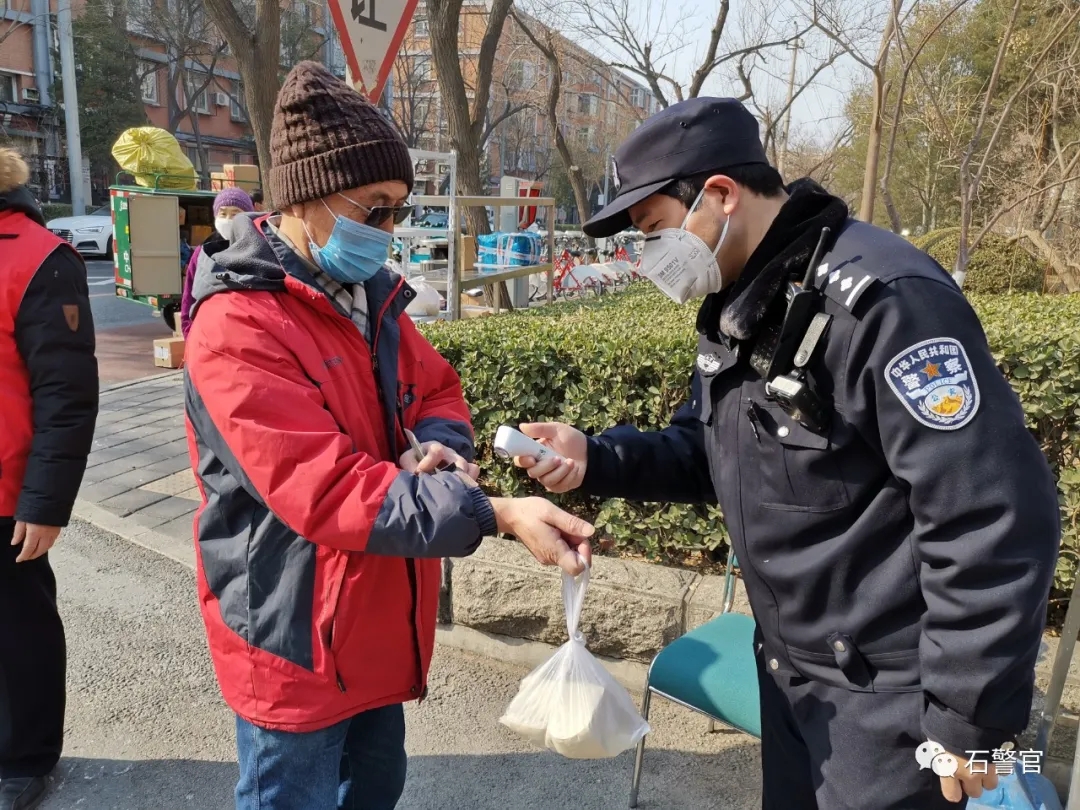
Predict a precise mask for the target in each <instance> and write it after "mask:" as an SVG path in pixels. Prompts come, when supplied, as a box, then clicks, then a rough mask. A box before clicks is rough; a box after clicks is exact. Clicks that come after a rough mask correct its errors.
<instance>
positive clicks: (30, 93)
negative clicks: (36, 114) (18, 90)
mask: <svg viewBox="0 0 1080 810" xmlns="http://www.w3.org/2000/svg"><path fill="white" fill-rule="evenodd" d="M22 98H23V101H29V102H30V103H31V104H37V103H38V102H39V101H41V93H39V92H38V89H37V88H36V87H24V88H23V91H22Z"/></svg>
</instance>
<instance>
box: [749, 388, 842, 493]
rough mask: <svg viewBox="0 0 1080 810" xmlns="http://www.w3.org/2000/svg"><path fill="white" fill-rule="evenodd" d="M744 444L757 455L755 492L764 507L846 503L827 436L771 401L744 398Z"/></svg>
mask: <svg viewBox="0 0 1080 810" xmlns="http://www.w3.org/2000/svg"><path fill="white" fill-rule="evenodd" d="M745 409H746V415H745V418H746V419H747V420H748V421H749V422H750V429H749V430H747V431H745V434H746V435H748V437H749V438H748V439H747V440H746V443H744V447H746V448H747V450H748V455H749V456H750V457H754V456H756V457H757V464H758V468H759V474H758V482H757V483H758V492H759V493H760V497H761V505H762V507H764V508H765V509H781V510H788V511H797V512H831V511H833V510H836V509H842V508H844V507H845V506H847V505H848V503H849V498H848V493H847V487H846V486H845V484H844V481H843V479H842V478H841V476H840V467H839V465H838V464H837V463H836V460H835V458H834V457H833V451H832V449H831V443H830V441H829V437H828V436H821V435H819V434H817V433H814V432H812V431H810V430H807V429H806V428H805V427H803V426H802V425H800V424H799V423H798V422H796V421H795V420H794V419H792V418H791V417H790V416H788V415H787V414H786V413H785V412H784V410H783V409H782V408H781V407H780V406H779V405H775V404H773V403H764V404H763V403H759V402H756V401H755V400H753V399H748V400H747V401H746V403H745Z"/></svg>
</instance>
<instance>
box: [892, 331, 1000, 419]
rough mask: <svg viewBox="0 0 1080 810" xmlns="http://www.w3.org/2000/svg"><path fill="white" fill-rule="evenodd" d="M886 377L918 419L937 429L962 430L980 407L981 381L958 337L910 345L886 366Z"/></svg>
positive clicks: (897, 394) (900, 398)
mask: <svg viewBox="0 0 1080 810" xmlns="http://www.w3.org/2000/svg"><path fill="white" fill-rule="evenodd" d="M885 380H886V382H887V383H888V384H889V387H890V388H891V389H892V391H893V393H894V394H896V396H897V398H898V399H899V400H900V401H901V402H902V403H904V407H905V408H907V410H908V412H909V413H910V414H911V415H912V416H914V417H915V419H916V420H917V421H919V422H921V423H922V424H924V425H926V426H927V427H931V428H934V429H936V430H958V429H960V428H962V427H963V426H964V425H966V424H967V423H968V422H970V421H971V420H972V419H973V418H974V417H975V412H976V411H977V410H978V409H979V401H980V400H979V384H978V383H977V382H976V381H975V373H974V372H973V371H972V368H971V362H970V361H969V360H968V356H967V352H965V351H964V347H963V346H962V345H961V344H960V341H958V340H955V339H954V338H945V337H942V338H932V339H931V340H924V341H922V342H921V343H916V344H915V345H914V346H909V347H908V348H906V349H904V351H902V352H900V354H898V355H896V357H894V358H893V359H892V361H890V362H889V364H888V365H887V366H886V367H885Z"/></svg>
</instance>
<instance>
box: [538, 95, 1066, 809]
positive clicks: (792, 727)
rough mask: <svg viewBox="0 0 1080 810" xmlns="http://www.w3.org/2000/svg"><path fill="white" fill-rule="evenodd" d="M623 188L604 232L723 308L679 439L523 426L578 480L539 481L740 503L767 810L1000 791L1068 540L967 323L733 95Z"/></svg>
mask: <svg viewBox="0 0 1080 810" xmlns="http://www.w3.org/2000/svg"><path fill="white" fill-rule="evenodd" d="M614 175H615V178H616V180H615V182H616V187H617V190H618V193H617V196H616V197H615V198H614V199H613V200H612V202H611V203H610V204H609V205H608V206H607V207H606V208H604V209H603V210H602V211H600V212H599V213H598V214H597V215H596V216H595V217H594V218H593V219H592V220H590V221H589V222H588V223H586V225H585V232H586V233H587V234H589V235H590V236H594V237H601V236H609V235H612V234H615V233H617V232H619V231H621V230H623V229H624V228H628V227H630V226H631V225H634V226H636V227H638V228H640V229H641V230H642V231H643V232H644V233H645V247H644V251H643V255H642V259H641V272H642V273H643V274H644V275H646V276H647V277H648V278H650V279H651V280H652V281H653V282H654V283H655V284H656V285H657V286H658V287H659V288H660V289H661V290H663V291H664V292H665V293H667V294H668V295H669V296H670V297H671V298H673V299H674V300H676V301H678V302H680V303H684V302H688V301H691V300H695V299H700V298H702V297H704V302H703V303H702V304H701V309H700V311H699V314H698V320H697V330H698V333H699V337H698V340H699V349H698V358H697V368H696V369H695V371H694V375H693V381H692V386H691V393H690V397H689V399H688V401H687V402H686V404H685V405H684V406H683V407H682V408H681V409H680V410H679V411H678V412H677V413H676V415H675V417H674V419H673V420H672V423H671V425H670V426H669V427H667V428H665V429H664V430H662V431H658V432H651V433H643V432H639V431H638V430H636V429H634V428H633V427H629V426H622V427H616V428H613V429H611V430H608V431H606V432H605V433H602V434H600V435H598V436H593V437H586V436H585V435H584V434H583V433H581V432H579V431H578V430H576V429H574V428H572V427H570V426H567V425H559V424H555V423H544V424H535V425H524V426H523V429H524V430H525V432H526V433H528V434H529V435H531V436H533V437H534V438H538V439H540V440H542V441H543V442H545V443H547V444H549V445H551V446H553V447H554V449H555V450H557V451H558V452H559V453H561V454H562V455H563V456H564V457H566V459H567V461H565V462H559V461H558V460H557V459H552V460H546V461H544V462H540V463H537V462H536V461H535V460H534V459H531V458H519V459H517V463H518V465H519V466H521V467H524V468H526V469H528V470H529V475H531V476H532V477H533V478H535V479H537V480H539V481H540V482H541V483H543V484H544V485H545V486H546V487H547V488H548V489H549V490H550V491H553V492H565V491H568V490H570V489H575V488H578V489H581V490H582V491H584V492H586V493H588V494H592V495H596V496H600V497H606V498H610V497H621V498H626V499H630V500H638V501H672V502H683V503H707V502H710V503H716V502H719V504H720V506H721V508H722V510H723V513H724V519H725V522H726V524H727V527H728V529H729V531H730V534H731V538H732V542H733V544H734V549H735V551H736V553H737V555H738V559H739V563H740V565H741V568H742V573H743V577H744V580H745V583H746V589H747V593H748V595H749V599H750V604H751V607H752V609H753V613H754V618H755V619H756V621H757V634H756V641H755V646H756V652H757V659H758V669H759V682H760V692H761V712H762V749H761V750H762V770H763V807H764V808H766V810H804V809H805V810H811V808H817V810H885V808H897V809H898V810H899V809H900V808H903V810H911V809H912V808H939V807H940V808H945V807H957V806H958V805H957V804H955V803H960V802H966V798H965V794H966V795H967V796H978V795H980V794H981V792H982V790H983V789H984V788H992V787H994V786H995V785H996V776H995V774H994V767H993V766H990V767H988V768H985V770H987V771H989V773H986V774H985V775H984V774H981V773H979V771H982V770H984V768H982V767H980V766H979V765H978V764H977V763H978V762H979V761H982V760H984V759H985V760H989V759H990V753H989V752H991V751H993V750H995V749H1002V750H1005V749H1008V748H1010V744H1011V745H1012V746H1015V743H1016V736H1017V735H1018V734H1019V733H1020V732H1021V731H1022V730H1023V729H1024V728H1025V726H1026V724H1027V720H1028V715H1029V711H1030V706H1031V699H1032V689H1033V681H1034V665H1035V660H1036V655H1037V652H1038V649H1039V643H1040V638H1041V633H1042V630H1043V625H1044V622H1045V615H1046V605H1047V597H1048V593H1049V588H1050V584H1051V580H1052V578H1053V573H1054V564H1055V559H1056V556H1057V550H1058V542H1059V537H1060V525H1059V514H1058V504H1057V494H1056V488H1055V484H1054V480H1053V477H1052V475H1051V472H1050V469H1049V467H1048V465H1047V462H1046V460H1045V459H1044V458H1043V456H1042V454H1041V452H1040V450H1039V447H1038V445H1037V443H1036V442H1035V440H1034V439H1033V437H1032V436H1031V434H1030V433H1029V432H1028V430H1027V429H1026V428H1025V425H1024V415H1023V412H1022V410H1021V407H1020V403H1019V402H1018V400H1017V397H1016V395H1015V394H1014V393H1013V391H1012V389H1011V387H1010V386H1009V383H1008V382H1007V381H1006V380H1005V378H1004V377H1003V376H1002V374H1001V372H1000V371H999V370H998V369H997V367H996V366H995V363H994V360H993V357H992V356H991V353H990V349H989V348H988V346H987V342H986V338H985V336H984V334H983V331H982V328H981V326H980V324H979V320H978V318H977V317H976V315H975V313H974V311H973V310H972V308H971V306H970V305H969V304H968V302H967V301H966V300H965V298H964V296H963V294H962V293H961V292H960V290H959V289H958V288H957V286H956V285H955V283H954V282H953V281H952V279H951V277H950V276H949V275H948V274H947V273H945V272H944V271H943V270H942V268H941V267H940V266H938V265H937V264H936V263H935V262H934V261H933V260H932V259H930V258H929V257H928V256H926V255H925V254H924V253H922V252H920V251H919V250H917V249H915V248H914V247H912V246H911V245H910V244H908V243H907V242H906V241H905V240H904V239H901V238H900V237H898V236H894V235H893V234H891V233H889V232H887V231H884V230H881V229H880V228H876V227H874V226H873V225H870V224H867V223H863V222H858V221H855V220H853V219H851V218H850V217H849V214H848V209H847V206H846V205H845V204H844V202H843V201H842V200H840V199H839V198H837V197H835V196H833V195H831V194H829V193H827V192H826V191H825V190H824V189H822V188H821V187H820V186H818V185H817V184H815V183H813V182H812V181H809V180H802V181H798V182H796V183H793V184H792V185H791V186H790V187H787V188H785V187H784V186H783V184H782V181H781V178H780V175H779V174H778V173H777V172H776V170H775V169H773V168H772V167H771V166H770V165H769V164H768V160H767V158H766V155H765V152H764V150H763V148H762V146H761V143H760V140H759V138H758V127H757V123H756V121H755V120H754V118H753V117H752V116H751V115H750V113H749V112H748V111H747V110H746V109H745V108H744V107H743V106H742V105H741V104H740V103H739V102H738V101H735V100H733V99H715V98H697V99H691V100H688V101H686V102H682V103H679V104H676V105H674V106H672V107H669V108H667V109H666V110H664V111H662V112H660V113H659V114H657V115H655V116H653V117H652V118H651V119H649V120H648V121H646V122H645V123H644V124H643V125H642V126H641V127H640V128H638V129H637V130H636V131H635V132H634V133H633V134H632V135H631V136H630V137H629V138H628V139H627V141H626V142H625V143H624V144H623V145H622V146H621V147H620V148H619V149H618V151H617V153H616V156H615V166H614ZM920 747H921V749H922V753H921V754H920V757H919V759H920V760H922V764H924V765H925V764H928V763H930V764H931V767H928V768H922V767H921V766H920V762H919V761H917V759H916V750H917V749H919V748H920ZM976 751H979V752H986V753H985V754H981V755H978V756H976V755H974V754H973V753H972V752H976ZM926 752H929V756H926ZM949 754H951V755H952V758H950V757H949ZM931 758H932V762H931ZM972 763H974V764H972Z"/></svg>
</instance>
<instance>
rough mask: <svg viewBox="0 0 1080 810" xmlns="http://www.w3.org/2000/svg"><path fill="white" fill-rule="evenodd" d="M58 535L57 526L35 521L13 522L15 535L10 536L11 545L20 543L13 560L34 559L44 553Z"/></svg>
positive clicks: (18, 561)
mask: <svg viewBox="0 0 1080 810" xmlns="http://www.w3.org/2000/svg"><path fill="white" fill-rule="evenodd" d="M59 536H60V527H59V526H41V525H39V524H37V523H23V522H22V521H21V520H20V521H18V522H17V523H16V524H15V535H14V536H13V537H12V538H11V545H13V546H18V545H21V546H22V549H21V550H20V551H19V556H18V557H16V558H15V562H17V563H21V562H27V561H28V560H36V559H37V558H38V557H41V556H43V555H45V554H46V553H48V551H49V549H50V548H52V547H53V543H55V542H56V538H57V537H59Z"/></svg>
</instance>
